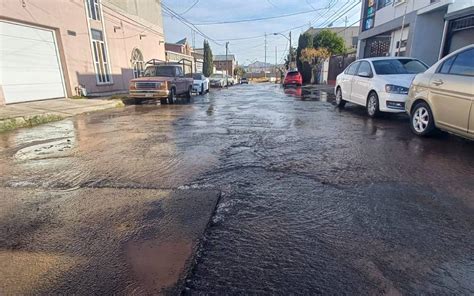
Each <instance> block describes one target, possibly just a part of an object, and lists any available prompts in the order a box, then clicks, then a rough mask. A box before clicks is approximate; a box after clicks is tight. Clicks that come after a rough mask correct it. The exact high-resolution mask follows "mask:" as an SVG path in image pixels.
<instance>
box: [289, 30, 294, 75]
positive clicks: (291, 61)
mask: <svg viewBox="0 0 474 296" xmlns="http://www.w3.org/2000/svg"><path fill="white" fill-rule="evenodd" d="M292 49H293V48H292V46H291V31H290V51H288V53H289V55H290V63H289V64H288V67H289V68H290V69H288V70H291V65H292V64H293V54H292V51H293V50H292Z"/></svg>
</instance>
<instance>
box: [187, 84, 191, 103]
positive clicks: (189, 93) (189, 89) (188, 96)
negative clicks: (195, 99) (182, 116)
mask: <svg viewBox="0 0 474 296" xmlns="http://www.w3.org/2000/svg"><path fill="white" fill-rule="evenodd" d="M192 93H193V87H192V86H190V87H189V88H188V92H187V93H186V102H187V103H189V102H191V96H192Z"/></svg>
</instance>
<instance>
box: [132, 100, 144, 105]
mask: <svg viewBox="0 0 474 296" xmlns="http://www.w3.org/2000/svg"><path fill="white" fill-rule="evenodd" d="M133 103H134V104H135V105H141V104H143V99H134V100H133Z"/></svg>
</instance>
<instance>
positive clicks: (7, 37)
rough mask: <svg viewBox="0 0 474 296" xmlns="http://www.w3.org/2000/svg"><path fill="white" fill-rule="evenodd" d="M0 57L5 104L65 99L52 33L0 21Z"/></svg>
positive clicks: (0, 79)
mask: <svg viewBox="0 0 474 296" xmlns="http://www.w3.org/2000/svg"><path fill="white" fill-rule="evenodd" d="M0 55H1V60H0V87H1V88H2V90H3V95H4V97H5V103H6V104H11V103H20V102H26V101H35V100H44V99H52V98H63V97H65V96H66V91H65V88H64V81H63V74H62V70H61V64H60V59H59V51H58V47H57V44H56V38H55V35H54V31H52V30H47V29H42V28H37V27H32V26H27V25H22V24H17V23H10V22H4V21H0Z"/></svg>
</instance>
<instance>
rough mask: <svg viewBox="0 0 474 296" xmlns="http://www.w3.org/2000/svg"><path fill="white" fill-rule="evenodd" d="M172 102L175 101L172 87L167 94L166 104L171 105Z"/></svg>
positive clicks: (174, 91)
mask: <svg viewBox="0 0 474 296" xmlns="http://www.w3.org/2000/svg"><path fill="white" fill-rule="evenodd" d="M174 103H176V90H175V89H174V87H172V88H171V90H170V93H169V95H168V104H170V105H173V104H174Z"/></svg>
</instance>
